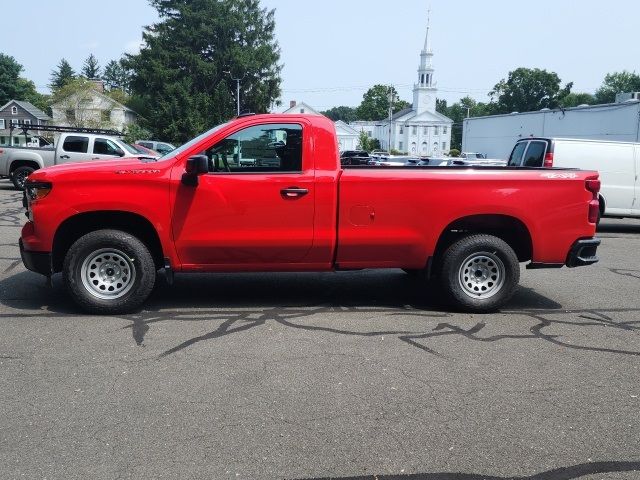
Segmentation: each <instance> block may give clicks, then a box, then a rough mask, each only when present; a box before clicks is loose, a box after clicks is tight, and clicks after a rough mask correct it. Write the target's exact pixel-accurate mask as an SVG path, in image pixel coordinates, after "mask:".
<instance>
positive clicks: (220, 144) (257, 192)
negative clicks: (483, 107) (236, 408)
mask: <svg viewBox="0 0 640 480" xmlns="http://www.w3.org/2000/svg"><path fill="white" fill-rule="evenodd" d="M598 189H599V180H598V174H597V173H596V172H590V171H580V170H572V169H554V170H551V171H550V170H548V169H540V168H508V167H483V168H479V169H477V170H476V169H474V168H468V167H451V166H449V167H406V166H404V167H397V168H396V167H368V166H353V167H344V168H343V167H341V166H340V160H339V154H338V143H337V140H336V133H335V127H334V125H333V123H332V122H331V121H330V120H328V119H326V118H324V117H321V116H308V115H253V116H241V117H240V118H237V119H235V120H233V121H231V122H229V123H225V124H223V125H220V126H217V127H215V128H213V129H212V130H210V131H208V132H206V133H204V134H202V135H201V136H199V137H197V138H195V139H194V140H192V141H190V142H189V143H187V144H185V145H183V146H181V147H179V148H178V149H176V150H174V151H173V152H172V153H170V154H169V155H168V156H165V157H163V158H162V159H160V161H158V162H157V163H153V164H145V163H142V162H140V161H138V160H133V159H131V160H115V161H114V160H112V161H108V162H93V163H84V164H68V165H57V166H54V167H50V168H45V169H42V170H38V171H36V172H34V173H33V174H32V175H30V176H29V178H28V180H27V182H26V189H25V201H24V204H25V206H26V209H27V216H28V218H29V221H28V222H27V223H26V224H25V226H24V227H23V229H22V236H21V239H20V251H21V255H22V260H23V262H24V264H25V266H26V267H27V268H28V269H30V270H33V271H35V272H38V273H41V274H43V275H47V276H50V275H52V274H54V273H56V272H62V278H63V282H64V284H65V285H66V287H67V289H68V291H69V293H70V295H71V297H72V298H73V299H74V300H75V301H76V302H77V304H78V305H79V306H80V307H81V308H82V309H84V310H87V311H91V312H96V313H105V314H106V313H122V312H128V311H132V310H134V309H136V308H138V307H140V306H141V305H142V304H143V302H144V301H145V300H146V299H147V297H148V296H149V294H150V293H151V291H152V290H153V287H154V283H155V282H156V273H157V272H158V271H159V270H161V269H164V270H165V274H166V276H167V279H168V280H169V281H170V282H171V281H172V279H173V273H174V272H240V271H330V270H353V269H365V268H401V269H404V270H406V271H407V272H410V273H414V274H418V275H415V276H416V281H420V280H422V279H427V278H431V277H433V278H434V279H437V281H438V282H439V284H440V285H441V287H442V289H443V291H444V293H445V294H446V296H447V298H448V299H449V300H450V301H451V303H452V305H453V306H454V307H456V308H461V309H464V310H468V311H474V312H484V311H491V310H495V309H497V308H499V307H500V306H502V305H504V303H505V302H506V301H507V300H508V299H509V297H510V296H511V295H512V293H513V292H514V289H515V288H516V285H517V283H518V281H519V277H520V265H519V264H520V263H524V262H526V263H528V267H529V268H542V267H561V266H563V265H566V266H568V267H575V266H578V265H589V264H592V263H595V262H597V261H598V258H597V256H596V249H597V247H598V245H599V243H600V242H599V240H598V239H597V238H594V233H595V227H596V223H595V222H596V220H597V216H598V200H597V198H598ZM419 279H420V280H419ZM425 288H427V287H425Z"/></svg>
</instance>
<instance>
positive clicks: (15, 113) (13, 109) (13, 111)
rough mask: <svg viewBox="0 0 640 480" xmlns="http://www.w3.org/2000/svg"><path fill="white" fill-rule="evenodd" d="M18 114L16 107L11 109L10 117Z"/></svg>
mask: <svg viewBox="0 0 640 480" xmlns="http://www.w3.org/2000/svg"><path fill="white" fill-rule="evenodd" d="M17 114H18V107H11V115H17Z"/></svg>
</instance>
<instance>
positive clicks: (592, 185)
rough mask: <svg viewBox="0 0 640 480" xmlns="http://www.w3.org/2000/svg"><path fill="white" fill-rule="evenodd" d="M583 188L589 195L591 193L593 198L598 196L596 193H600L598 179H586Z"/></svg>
mask: <svg viewBox="0 0 640 480" xmlns="http://www.w3.org/2000/svg"><path fill="white" fill-rule="evenodd" d="M585 187H587V190H589V191H590V192H591V193H593V195H594V197H597V196H598V192H599V191H600V179H599V178H588V179H587V180H586V181H585Z"/></svg>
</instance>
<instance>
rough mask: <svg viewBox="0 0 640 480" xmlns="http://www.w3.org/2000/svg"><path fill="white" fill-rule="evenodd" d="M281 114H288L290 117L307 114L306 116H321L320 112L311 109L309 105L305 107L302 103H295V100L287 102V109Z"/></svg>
mask: <svg viewBox="0 0 640 480" xmlns="http://www.w3.org/2000/svg"><path fill="white" fill-rule="evenodd" d="M282 113H290V114H292V115H297V114H301V113H304V114H307V115H322V114H321V113H320V112H318V111H317V110H315V109H313V108H312V107H310V106H309V105H307V104H306V103H304V102H300V103H298V102H296V101H295V100H291V102H289V108H287V109H286V110H285V111H284V112H282Z"/></svg>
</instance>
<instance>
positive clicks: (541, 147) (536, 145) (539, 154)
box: [522, 142, 547, 167]
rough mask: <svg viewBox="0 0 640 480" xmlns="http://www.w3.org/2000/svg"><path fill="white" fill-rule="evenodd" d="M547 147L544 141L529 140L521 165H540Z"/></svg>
mask: <svg viewBox="0 0 640 480" xmlns="http://www.w3.org/2000/svg"><path fill="white" fill-rule="evenodd" d="M546 148H547V144H546V143H545V142H529V148H527V153H525V155H524V161H523V162H522V166H523V167H541V166H542V162H543V160H544V152H545V150H546Z"/></svg>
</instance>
